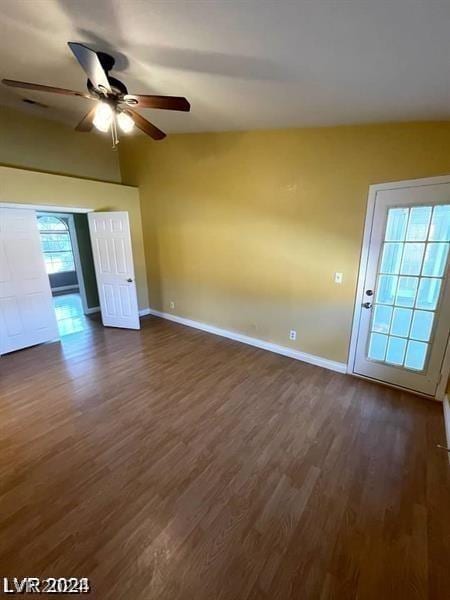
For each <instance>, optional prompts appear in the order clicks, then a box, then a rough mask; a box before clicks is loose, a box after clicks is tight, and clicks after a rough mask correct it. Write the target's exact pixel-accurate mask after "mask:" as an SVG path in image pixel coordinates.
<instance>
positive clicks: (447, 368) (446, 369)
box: [347, 175, 450, 400]
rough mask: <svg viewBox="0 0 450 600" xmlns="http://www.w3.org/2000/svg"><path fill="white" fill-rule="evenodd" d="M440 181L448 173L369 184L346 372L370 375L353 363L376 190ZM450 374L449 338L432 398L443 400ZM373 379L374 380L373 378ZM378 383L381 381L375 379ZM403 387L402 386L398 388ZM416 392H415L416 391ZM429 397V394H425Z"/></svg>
mask: <svg viewBox="0 0 450 600" xmlns="http://www.w3.org/2000/svg"><path fill="white" fill-rule="evenodd" d="M441 183H450V175H442V176H439V177H426V178H424V179H407V180H405V181H393V182H389V183H376V184H374V185H370V186H369V196H368V199H367V210H366V220H365V224H364V234H363V242H362V247H361V257H360V261H359V274H358V284H357V287H356V296H355V306H354V310H353V324H352V334H351V338H350V349H349V355H348V363H347V373H349V374H351V375H355V376H357V377H362V378H364V379H370V377H364V376H362V375H358V374H357V373H354V364H355V358H356V344H357V340H358V333H359V323H360V317H361V309H362V306H361V298H362V297H363V293H364V283H365V280H366V271H367V263H368V259H369V245H370V238H371V235H372V224H373V216H374V211H375V198H376V195H377V192H379V191H382V190H394V189H399V188H409V187H421V186H426V185H435V184H441ZM449 374H450V340H449V342H448V343H447V349H446V352H445V356H444V362H443V364H442V371H441V380H440V382H439V385H438V387H437V391H436V395H435V397H434V399H436V400H443V399H444V396H445V391H446V389H447V381H448V377H449ZM374 381H375V380H374ZM376 381H377V382H378V383H383V382H380V381H378V379H377V380H376ZM386 385H389V386H390V387H398V386H395V385H392V384H386ZM400 389H404V388H400ZM416 393H417V392H416ZM418 395H420V396H426V395H425V394H418ZM426 397H427V398H430V396H426Z"/></svg>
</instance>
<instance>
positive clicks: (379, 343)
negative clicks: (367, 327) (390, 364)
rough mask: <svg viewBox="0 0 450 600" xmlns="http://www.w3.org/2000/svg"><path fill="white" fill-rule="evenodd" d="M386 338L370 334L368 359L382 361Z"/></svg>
mask: <svg viewBox="0 0 450 600" xmlns="http://www.w3.org/2000/svg"><path fill="white" fill-rule="evenodd" d="M387 340H388V336H387V335H382V334H381V333H371V334H370V343H369V358H371V359H373V360H384V355H385V354H386V345H387Z"/></svg>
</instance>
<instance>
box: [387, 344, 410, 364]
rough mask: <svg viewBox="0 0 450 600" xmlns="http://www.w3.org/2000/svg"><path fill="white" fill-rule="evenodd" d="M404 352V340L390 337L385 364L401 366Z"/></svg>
mask: <svg viewBox="0 0 450 600" xmlns="http://www.w3.org/2000/svg"><path fill="white" fill-rule="evenodd" d="M405 350H406V340H405V339H402V338H396V337H390V338H389V343H388V348H387V353H386V362H388V363H391V364H393V365H402V364H403V361H404V360H405Z"/></svg>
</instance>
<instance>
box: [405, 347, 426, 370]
mask: <svg viewBox="0 0 450 600" xmlns="http://www.w3.org/2000/svg"><path fill="white" fill-rule="evenodd" d="M427 348H428V344H424V343H423V342H415V341H413V340H410V341H409V342H408V349H407V351H406V359H405V367H408V369H414V370H416V371H422V370H423V367H424V365H425V358H426V355H427Z"/></svg>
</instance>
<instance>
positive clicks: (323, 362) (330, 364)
mask: <svg viewBox="0 0 450 600" xmlns="http://www.w3.org/2000/svg"><path fill="white" fill-rule="evenodd" d="M145 311H148V312H144V311H139V314H141V315H142V313H143V314H151V315H154V316H155V317H161V319H167V320H169V321H174V322H175V323H180V324H181V325H186V326H187V327H193V328H195V329H201V330H202V331H207V332H208V333H213V334H214V335H220V336H221V337H225V338H228V339H230V340H234V341H236V342H241V343H243V344H248V345H249V346H255V347H256V348H261V349H262V350H268V351H269V352H274V353H275V354H281V355H283V356H288V357H289V358H294V359H295V360H301V361H302V362H306V363H310V364H311V365H316V366H318V367H323V368H324V369H329V370H331V371H336V372H337V373H346V372H347V365H346V364H345V363H340V362H336V361H334V360H328V359H327V358H322V357H321V356H315V355H314V354H307V353H306V352H300V350H295V349H293V348H286V346H279V345H278V344H272V343H271V342H266V341H264V340H259V339H257V338H253V337H250V336H248V335H244V334H242V333H237V332H235V331H228V330H227V329H221V328H220V327H214V325H208V324H207V323H201V322H200V321H192V320H191V319H185V318H184V317H179V316H178V315H172V314H170V313H165V312H160V311H159V310H154V309H153V308H149V309H145Z"/></svg>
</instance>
